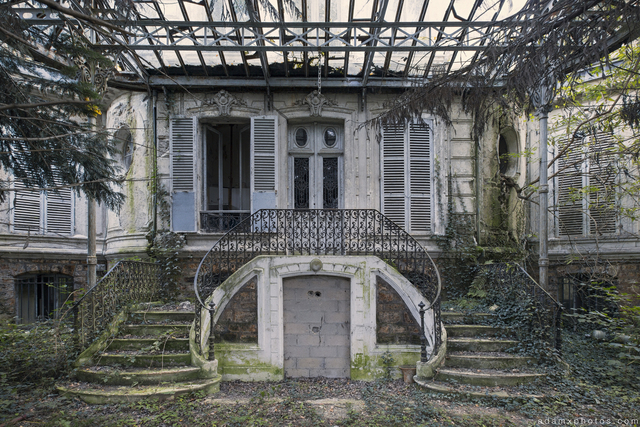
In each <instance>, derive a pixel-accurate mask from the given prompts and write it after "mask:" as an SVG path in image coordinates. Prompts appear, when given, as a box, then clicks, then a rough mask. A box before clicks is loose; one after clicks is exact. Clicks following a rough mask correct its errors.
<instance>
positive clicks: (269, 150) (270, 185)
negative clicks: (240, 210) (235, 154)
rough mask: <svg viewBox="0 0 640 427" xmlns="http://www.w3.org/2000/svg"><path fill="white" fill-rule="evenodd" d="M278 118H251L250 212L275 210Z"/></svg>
mask: <svg viewBox="0 0 640 427" xmlns="http://www.w3.org/2000/svg"><path fill="white" fill-rule="evenodd" d="M277 135H278V117H277V116H259V117H252V118H251V212H252V213H253V212H255V211H257V210H260V209H275V208H276V193H277V191H276V189H277V174H276V171H277V169H276V163H277V159H278V157H277V152H278V150H277V148H278V147H277V145H278V136H277Z"/></svg>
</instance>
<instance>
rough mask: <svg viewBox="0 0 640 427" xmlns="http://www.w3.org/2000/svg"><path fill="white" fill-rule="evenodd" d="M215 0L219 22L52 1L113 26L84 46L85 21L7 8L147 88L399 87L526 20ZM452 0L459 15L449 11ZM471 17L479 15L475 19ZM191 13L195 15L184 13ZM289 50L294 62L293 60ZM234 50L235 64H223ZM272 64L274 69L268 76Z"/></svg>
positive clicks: (474, 3) (468, 57)
mask: <svg viewBox="0 0 640 427" xmlns="http://www.w3.org/2000/svg"><path fill="white" fill-rule="evenodd" d="M217 1H218V2H220V3H219V4H218V8H220V7H222V8H224V9H225V10H226V14H225V16H224V18H226V19H227V20H220V19H219V18H220V16H221V15H220V13H219V12H220V11H219V10H218V12H217V13H218V14H217V15H216V12H214V10H213V9H214V7H216V4H215V3H213V2H208V1H206V0H203V1H200V2H194V1H192V0H177V5H176V6H175V7H174V8H173V9H174V10H173V12H174V13H173V14H171V16H168V14H167V8H168V6H166V5H165V4H164V3H163V1H162V0H141V1H135V3H134V4H135V5H136V9H135V10H134V13H133V16H129V17H128V19H124V18H126V17H123V16H122V15H121V14H119V13H118V12H117V11H116V10H115V9H114V7H113V5H112V4H111V0H94V7H93V8H91V9H89V8H87V7H83V6H81V5H80V3H79V2H77V1H76V0H69V1H68V4H66V5H65V6H62V7H68V9H71V10H74V11H77V12H79V13H82V14H83V15H86V16H93V17H95V18H97V19H100V20H101V21H102V22H106V23H108V24H109V25H111V26H112V27H114V28H115V27H117V28H122V29H123V31H122V32H117V31H111V32H109V33H106V32H95V31H94V32H93V36H94V40H95V42H94V43H88V40H90V37H89V35H88V32H89V31H90V29H88V28H87V27H86V25H85V23H83V22H82V20H81V19H77V18H74V17H72V16H69V14H66V13H64V11H63V10H61V9H58V10H56V8H55V7H54V8H51V7H41V5H40V4H37V3H31V2H30V0H26V1H25V2H24V3H20V4H17V5H16V6H15V7H13V10H14V11H15V12H17V13H18V14H19V15H20V16H21V17H22V18H23V19H24V20H25V21H26V22H27V23H28V24H29V25H32V26H37V27H38V28H39V29H40V31H42V32H44V33H51V32H55V31H58V32H60V31H67V32H68V33H73V34H75V35H76V36H77V35H81V36H84V38H85V40H86V41H87V45H88V46H90V47H91V48H92V49H95V50H97V51H100V52H108V53H110V55H112V56H115V57H116V58H117V61H116V62H117V65H118V68H119V72H120V73H119V75H118V74H117V75H116V76H115V77H114V78H113V81H114V82H118V81H121V82H122V83H127V84H138V83H145V84H151V85H154V86H155V85H164V86H167V85H170V86H173V85H186V86H191V87H194V86H195V87H198V86H208V87H211V86H214V87H215V86H227V85H228V86H240V85H244V86H248V87H255V88H257V87H310V86H314V85H316V84H317V78H318V77H321V78H323V79H324V80H323V82H322V84H323V86H325V87H340V88H345V87H346V88H355V87H357V88H361V89H366V88H376V87H377V88H379V87H381V86H386V87H397V88H404V87H409V86H411V85H413V84H415V82H416V79H424V78H430V77H431V76H434V75H437V74H441V73H443V72H450V71H451V70H453V69H456V68H459V67H461V66H463V65H470V64H472V63H473V62H474V61H475V60H476V59H477V58H478V56H479V54H480V53H481V52H482V51H483V50H484V49H485V46H486V44H487V35H488V34H489V32H495V31H496V30H498V31H499V32H500V33H502V34H503V35H504V40H508V39H509V38H511V37H515V36H518V35H520V34H521V32H522V31H526V26H527V22H526V21H519V22H516V23H514V22H513V21H508V22H507V21H502V20H498V16H499V15H500V13H501V12H502V11H503V7H504V5H505V3H506V1H505V0H494V1H495V3H494V4H493V6H494V7H493V9H492V10H491V11H492V13H491V16H490V17H488V18H489V19H486V17H485V15H487V14H486V13H485V15H482V14H479V10H480V6H481V5H482V4H483V0H449V2H448V3H447V4H446V5H442V4H440V5H437V6H436V7H437V8H439V9H438V10H437V11H438V12H440V13H441V14H442V15H441V17H442V19H441V20H437V21H425V20H424V19H425V17H431V16H433V15H434V14H435V13H434V10H435V9H434V4H435V3H437V2H430V0H397V1H394V2H393V3H394V7H393V8H392V7H390V3H391V1H390V0H371V1H369V2H366V3H365V6H362V5H361V2H357V0H349V4H348V6H347V7H345V10H347V11H348V20H347V21H341V22H334V19H333V17H332V16H331V13H332V12H331V11H332V7H333V8H334V9H335V8H336V7H338V5H340V4H341V2H340V1H338V0H333V4H332V0H324V2H321V1H320V0H318V2H317V3H313V6H314V7H316V9H317V8H318V7H320V8H321V9H322V11H321V12H320V13H316V15H317V16H319V17H320V18H322V17H323V16H322V15H323V14H324V21H323V20H318V21H316V22H308V19H307V18H308V15H309V11H310V10H311V5H310V3H312V2H310V1H309V0H294V1H296V4H298V5H299V12H300V13H299V14H297V15H296V14H294V13H293V12H291V11H289V12H288V13H287V11H286V7H285V4H284V1H285V0H275V1H273V2H272V3H271V4H272V5H273V7H274V10H275V11H276V12H277V13H276V15H274V16H267V17H265V18H264V19H261V15H268V14H267V10H266V9H265V6H264V3H259V0H247V1H246V2H242V1H238V2H234V1H233V0H217ZM410 3H411V5H410ZM462 3H464V8H465V13H466V14H465V16H460V15H459V14H458V13H457V12H456V6H458V8H461V7H462V6H461V4H462ZM552 3H553V2H552ZM173 4H176V3H173ZM239 5H240V6H239ZM409 5H410V6H411V8H410V9H409V10H415V11H418V10H419V13H418V14H417V16H415V17H414V16H411V17H412V18H414V19H416V18H417V19H416V20H412V21H402V20H401V19H402V18H403V17H406V12H404V9H405V8H409ZM361 6H362V7H361ZM242 7H244V8H242ZM356 7H360V13H359V14H357V13H356V11H355V10H356ZM364 9H366V10H365V11H364V12H363V10H364ZM392 9H393V10H392ZM323 11H324V12H323ZM326 11H330V12H329V13H327V12H326ZM485 12H486V11H485ZM479 15H480V17H481V18H485V19H484V20H478V17H479ZM196 16H197V20H193V19H191V18H193V17H196ZM363 16H366V17H364V18H363ZM170 18H177V19H170ZM203 18H204V19H203ZM216 18H217V19H216ZM494 35H495V34H494ZM494 47H495V43H494ZM296 54H297V55H298V56H299V57H300V58H298V59H296V58H294V56H295V55H296ZM211 55H215V60H214V61H212V59H211ZM234 55H235V57H236V58H237V57H239V58H240V60H239V61H235V63H231V62H233V61H230V59H229V58H230V56H234ZM394 55H395V56H394ZM438 55H439V57H438ZM462 56H464V57H465V59H461V58H462ZM169 57H170V58H171V59H168V58H169ZM187 57H190V58H191V59H193V60H192V61H189V59H187ZM196 58H197V59H196ZM171 60H172V61H173V63H170V62H171ZM312 62H313V63H312ZM400 62H402V63H400ZM392 63H393V64H395V69H393V67H392ZM274 65H278V66H279V67H276V68H278V72H274ZM294 67H297V71H296V72H294V71H293V70H294ZM318 67H321V70H319V72H318ZM238 69H240V70H241V72H239V71H238ZM354 69H355V70H356V71H353V70H354ZM132 75H135V76H137V77H132ZM291 77H295V78H294V79H292V78H291Z"/></svg>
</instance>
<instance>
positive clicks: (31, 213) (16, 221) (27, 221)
mask: <svg viewBox="0 0 640 427" xmlns="http://www.w3.org/2000/svg"><path fill="white" fill-rule="evenodd" d="M14 185H15V188H17V189H18V188H26V187H25V186H24V184H22V182H20V181H18V180H16V181H15V183H14ZM41 223H42V192H40V191H29V190H23V191H20V190H18V191H16V192H15V195H14V199H13V230H14V231H24V232H29V231H30V232H31V233H34V234H41V233H42V231H43V230H42V229H41V228H40V225H41Z"/></svg>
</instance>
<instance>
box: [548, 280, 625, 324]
mask: <svg viewBox="0 0 640 427" xmlns="http://www.w3.org/2000/svg"><path fill="white" fill-rule="evenodd" d="M616 292H617V291H616V285H615V282H614V281H612V280H611V279H610V278H594V277H589V275H587V274H577V275H570V276H565V277H561V278H560V283H559V286H558V293H559V301H560V302H561V303H562V305H563V306H564V308H565V309H566V310H569V311H570V312H571V313H574V312H576V311H581V310H584V311H587V312H591V311H601V312H605V313H607V314H609V315H615V314H617V312H618V307H617V305H616V303H615V299H614V298H611V297H610V295H611V294H615V293H616Z"/></svg>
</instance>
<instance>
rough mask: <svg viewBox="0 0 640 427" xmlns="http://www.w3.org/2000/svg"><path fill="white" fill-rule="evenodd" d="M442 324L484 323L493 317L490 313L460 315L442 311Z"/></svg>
mask: <svg viewBox="0 0 640 427" xmlns="http://www.w3.org/2000/svg"><path fill="white" fill-rule="evenodd" d="M440 316H441V318H442V322H444V323H445V324H448V323H469V324H475V323H485V322H487V321H488V319H489V318H490V317H491V316H493V314H492V313H462V312H459V311H442V313H440Z"/></svg>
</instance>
